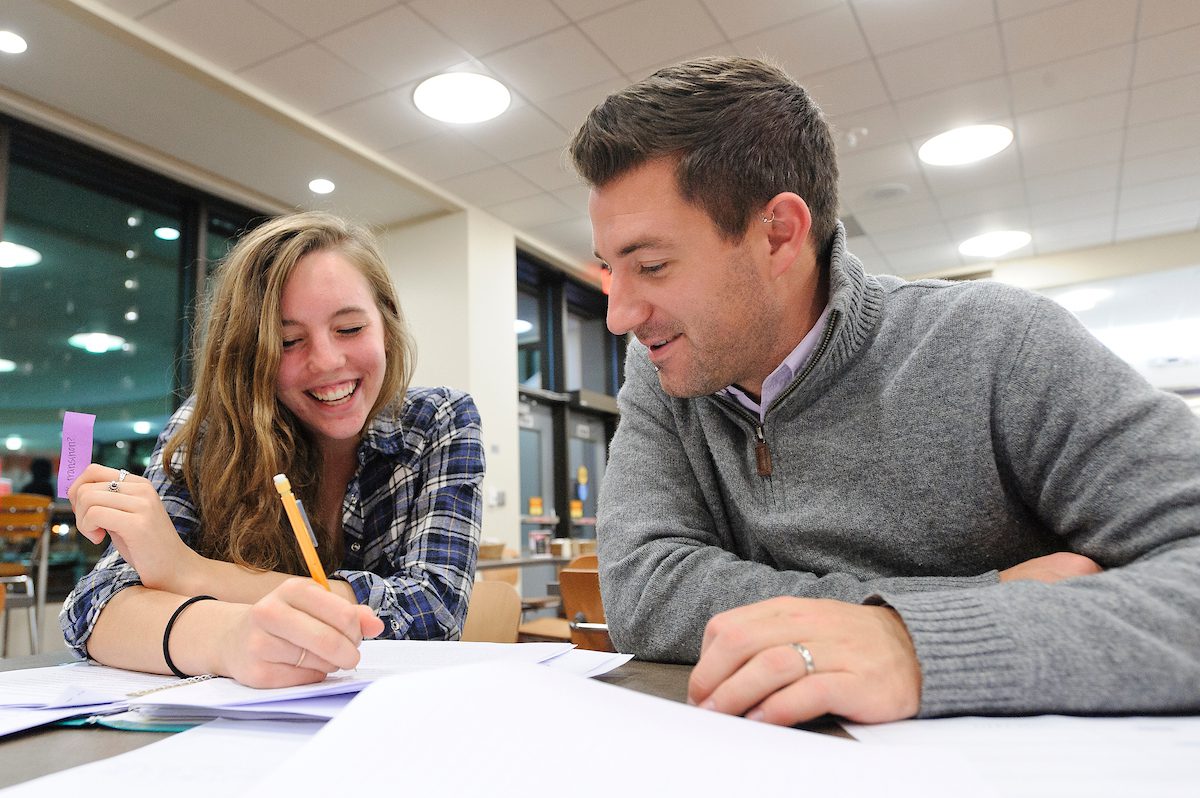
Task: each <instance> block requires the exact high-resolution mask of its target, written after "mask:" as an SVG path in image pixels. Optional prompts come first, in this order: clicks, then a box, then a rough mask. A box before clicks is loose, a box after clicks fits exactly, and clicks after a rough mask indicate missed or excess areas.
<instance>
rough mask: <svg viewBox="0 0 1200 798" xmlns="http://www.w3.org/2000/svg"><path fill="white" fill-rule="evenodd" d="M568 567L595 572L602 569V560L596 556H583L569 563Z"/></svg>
mask: <svg viewBox="0 0 1200 798" xmlns="http://www.w3.org/2000/svg"><path fill="white" fill-rule="evenodd" d="M566 567H567V568H581V569H584V570H592V571H595V570H598V569H599V568H600V560H599V558H597V557H596V555H595V554H581V555H579V556H578V557H576V558H575V559H573V560H571V561H570V562H569V563H567V565H566Z"/></svg>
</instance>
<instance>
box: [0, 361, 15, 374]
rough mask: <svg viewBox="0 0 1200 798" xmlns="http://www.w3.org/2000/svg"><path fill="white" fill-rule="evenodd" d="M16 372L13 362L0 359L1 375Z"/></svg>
mask: <svg viewBox="0 0 1200 798" xmlns="http://www.w3.org/2000/svg"><path fill="white" fill-rule="evenodd" d="M16 370H17V364H16V362H15V361H12V360H5V359H4V358H2V357H0V374H3V373H4V372H8V371H16Z"/></svg>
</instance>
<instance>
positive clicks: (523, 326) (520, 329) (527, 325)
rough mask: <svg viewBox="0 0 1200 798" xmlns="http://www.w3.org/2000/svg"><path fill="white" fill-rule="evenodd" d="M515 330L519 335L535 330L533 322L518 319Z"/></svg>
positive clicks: (514, 323) (514, 325)
mask: <svg viewBox="0 0 1200 798" xmlns="http://www.w3.org/2000/svg"><path fill="white" fill-rule="evenodd" d="M513 329H514V330H516V332H517V335H523V334H525V333H527V332H529V331H530V330H532V329H533V322H531V321H525V319H517V320H516V321H514V322H513Z"/></svg>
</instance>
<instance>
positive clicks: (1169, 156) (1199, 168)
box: [1121, 139, 1200, 186]
mask: <svg viewBox="0 0 1200 798" xmlns="http://www.w3.org/2000/svg"><path fill="white" fill-rule="evenodd" d="M1193 141H1194V139H1193ZM1197 173H1200V147H1185V148H1183V149H1178V150H1173V151H1171V152H1164V153H1159V154H1158V155H1147V156H1144V157H1141V158H1126V159H1125V165H1124V167H1122V169H1121V183H1122V184H1123V185H1127V186H1136V185H1139V184H1141V183H1153V182H1156V181H1158V180H1168V179H1170V178H1173V177H1180V176H1182V175H1195V174H1197Z"/></svg>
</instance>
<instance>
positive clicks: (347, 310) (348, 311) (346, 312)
mask: <svg viewBox="0 0 1200 798" xmlns="http://www.w3.org/2000/svg"><path fill="white" fill-rule="evenodd" d="M366 312H367V311H366V309H365V308H360V307H359V306H358V305H347V306H346V307H344V308H339V309H338V310H336V311H334V313H333V315H332V316H330V317H329V318H331V319H336V318H339V317H341V316H350V315H352V314H355V313H366ZM299 325H300V322H298V321H294V320H292V319H283V326H284V327H288V326H292V327H297V326H299Z"/></svg>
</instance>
